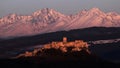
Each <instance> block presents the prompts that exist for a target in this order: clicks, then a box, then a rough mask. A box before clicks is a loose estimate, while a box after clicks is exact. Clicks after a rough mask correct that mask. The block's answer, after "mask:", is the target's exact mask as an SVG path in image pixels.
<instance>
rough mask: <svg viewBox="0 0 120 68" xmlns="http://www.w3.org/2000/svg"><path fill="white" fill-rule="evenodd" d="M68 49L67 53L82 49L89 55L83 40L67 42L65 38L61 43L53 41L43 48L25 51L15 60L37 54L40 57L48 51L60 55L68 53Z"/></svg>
mask: <svg viewBox="0 0 120 68" xmlns="http://www.w3.org/2000/svg"><path fill="white" fill-rule="evenodd" d="M68 48H70V49H69V52H74V51H81V50H83V49H84V50H86V51H87V52H88V53H90V52H89V50H88V44H87V42H84V41H83V40H75V41H71V42H68V41H67V37H63V41H61V42H55V41H53V42H52V43H49V44H45V45H43V47H41V48H38V49H34V50H33V51H32V52H29V51H26V52H25V53H23V54H20V55H18V56H17V57H16V58H19V57H32V56H38V53H40V54H41V55H42V54H45V52H44V51H45V50H48V49H55V50H60V51H61V52H62V53H66V52H68Z"/></svg>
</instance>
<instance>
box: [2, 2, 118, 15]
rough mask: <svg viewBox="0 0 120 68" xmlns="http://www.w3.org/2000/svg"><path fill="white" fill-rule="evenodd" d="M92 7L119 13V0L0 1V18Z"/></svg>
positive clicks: (65, 11) (75, 11)
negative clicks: (44, 10) (47, 10)
mask: <svg viewBox="0 0 120 68" xmlns="http://www.w3.org/2000/svg"><path fill="white" fill-rule="evenodd" d="M94 7H97V8H99V9H101V10H102V11H104V12H110V11H114V12H117V13H120V0H0V17H2V16H6V15H8V14H11V13H17V14H26V15H27V14H31V13H33V12H34V11H36V10H40V9H43V8H52V9H55V10H57V11H59V12H61V13H64V14H74V13H77V12H79V11H81V10H83V9H88V10H89V9H91V8H94Z"/></svg>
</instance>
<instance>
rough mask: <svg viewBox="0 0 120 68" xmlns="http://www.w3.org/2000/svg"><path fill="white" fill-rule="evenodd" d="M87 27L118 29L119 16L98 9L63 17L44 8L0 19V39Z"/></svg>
mask: <svg viewBox="0 0 120 68" xmlns="http://www.w3.org/2000/svg"><path fill="white" fill-rule="evenodd" d="M88 27H120V15H119V14H117V13H115V12H109V13H104V12H102V11H101V10H100V9H98V8H92V9H90V10H83V11H81V12H79V13H77V14H75V15H65V14H62V13H60V12H57V11H56V10H53V9H49V8H45V9H41V10H39V11H36V12H34V13H32V14H31V15H26V16H25V15H17V14H10V15H8V16H4V17H2V18H0V37H16V36H26V35H27V36H28V35H36V34H43V33H49V32H56V31H63V30H72V29H80V28H88Z"/></svg>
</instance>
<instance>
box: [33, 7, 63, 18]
mask: <svg viewBox="0 0 120 68" xmlns="http://www.w3.org/2000/svg"><path fill="white" fill-rule="evenodd" d="M40 14H58V15H64V14H62V13H60V12H58V11H56V10H54V9H50V8H43V9H40V10H38V11H36V12H34V13H33V15H34V16H36V15H37V16H38V15H40Z"/></svg>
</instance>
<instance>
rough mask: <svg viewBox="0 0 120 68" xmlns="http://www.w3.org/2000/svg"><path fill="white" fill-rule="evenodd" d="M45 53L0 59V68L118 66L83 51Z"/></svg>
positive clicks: (99, 67)
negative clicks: (42, 54)
mask: <svg viewBox="0 0 120 68" xmlns="http://www.w3.org/2000/svg"><path fill="white" fill-rule="evenodd" d="M47 51H48V52H49V54H47V55H44V56H35V57H21V58H18V59H2V60H0V66H1V67H3V68H119V64H114V63H111V62H108V61H105V60H102V59H100V58H98V57H97V56H95V55H91V54H89V53H88V52H86V51H85V50H82V51H78V52H69V53H58V54H57V53H55V54H54V55H53V53H54V52H56V51H54V52H53V51H52V52H50V51H51V50H47ZM57 52H58V51H57Z"/></svg>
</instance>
